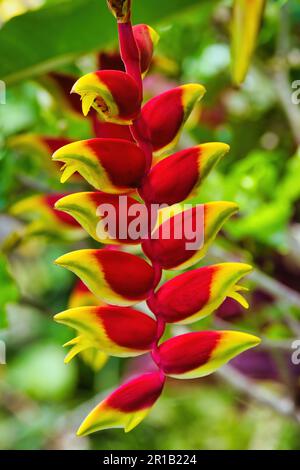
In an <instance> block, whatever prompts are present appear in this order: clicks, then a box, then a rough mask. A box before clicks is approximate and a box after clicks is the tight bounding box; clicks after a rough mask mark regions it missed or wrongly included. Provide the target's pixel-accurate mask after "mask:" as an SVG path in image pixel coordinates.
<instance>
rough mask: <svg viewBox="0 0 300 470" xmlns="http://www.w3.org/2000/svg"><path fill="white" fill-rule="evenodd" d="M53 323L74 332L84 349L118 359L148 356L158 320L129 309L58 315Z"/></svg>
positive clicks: (81, 310) (108, 308)
mask: <svg viewBox="0 0 300 470" xmlns="http://www.w3.org/2000/svg"><path fill="white" fill-rule="evenodd" d="M54 320H55V321H57V322H58V323H63V324H64V325H67V326H70V327H71V328H74V329H75V330H76V331H77V333H78V337H79V338H80V340H79V343H80V346H81V347H82V348H84V349H89V348H91V347H92V348H96V349H99V350H100V351H102V352H104V353H106V354H108V355H110V356H116V357H134V356H139V355H141V354H144V353H146V352H149V351H150V350H151V347H152V344H153V342H154V341H155V336H156V330H157V324H156V320H154V319H153V318H151V317H150V316H149V315H146V314H145V313H142V312H139V311H138V310H134V309H133V308H130V307H114V306H104V307H79V308H73V309H70V310H66V311H64V312H62V313H59V314H57V315H55V316H54ZM76 346H77V345H76ZM76 346H75V347H76Z"/></svg>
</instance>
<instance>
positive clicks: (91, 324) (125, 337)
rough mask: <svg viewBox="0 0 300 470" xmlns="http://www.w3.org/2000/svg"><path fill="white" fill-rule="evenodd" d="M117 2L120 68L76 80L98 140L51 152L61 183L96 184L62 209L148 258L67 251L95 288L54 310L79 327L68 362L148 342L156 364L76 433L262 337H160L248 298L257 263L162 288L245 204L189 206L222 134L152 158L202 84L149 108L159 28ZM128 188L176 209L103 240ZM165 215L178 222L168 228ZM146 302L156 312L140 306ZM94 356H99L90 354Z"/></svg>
mask: <svg viewBox="0 0 300 470" xmlns="http://www.w3.org/2000/svg"><path fill="white" fill-rule="evenodd" d="M108 5H109V7H110V9H111V10H112V12H113V13H114V15H115V16H116V18H117V20H118V31H119V42H120V53H121V57H122V60H123V67H122V69H123V70H109V71H105V70H101V71H97V72H94V73H90V74H88V75H86V76H84V77H82V78H80V79H79V80H78V81H77V82H76V83H75V85H74V86H73V89H72V91H73V92H75V93H78V94H79V95H80V97H81V99H82V107H83V113H84V115H87V114H88V112H89V111H90V109H91V108H94V110H96V112H97V113H98V114H99V116H100V120H102V122H100V121H98V120H97V122H96V124H95V129H97V135H98V138H97V139H92V140H89V141H82V142H77V143H71V144H68V145H66V146H64V147H62V148H60V149H59V150H57V151H56V152H55V153H54V156H53V158H54V160H55V161H60V162H63V163H64V167H63V171H64V173H63V177H62V180H63V181H65V180H67V179H68V177H69V176H71V175H72V174H73V173H75V172H78V173H80V174H81V176H82V177H83V178H85V179H86V180H87V181H88V183H90V184H91V185H92V186H94V188H96V189H97V190H98V192H95V191H91V192H84V193H78V194H70V195H67V196H65V197H63V198H62V199H61V200H59V201H57V202H56V208H57V209H58V210H60V211H63V212H66V213H67V214H68V216H69V215H72V216H73V217H74V218H75V219H76V221H77V222H79V224H80V225H81V226H82V227H83V228H84V229H85V230H86V231H87V232H88V233H89V234H90V235H91V236H92V237H93V238H94V239H95V240H96V241H98V242H105V243H107V242H108V241H109V240H110V244H112V243H116V244H123V245H124V246H125V245H126V244H127V245H128V244H132V243H141V247H142V250H143V252H144V255H146V256H147V257H148V258H149V260H150V263H149V262H147V261H146V260H144V259H143V258H142V257H140V256H138V255H134V254H130V253H127V252H124V251H121V249H119V250H115V249H111V247H108V248H105V249H104V248H103V249H85V250H79V251H75V252H72V253H68V254H66V255H64V256H61V257H60V258H59V259H58V260H57V261H56V263H57V264H59V265H61V266H63V267H65V268H67V269H69V270H71V271H72V272H74V273H75V274H76V275H77V276H78V277H79V278H80V279H81V280H82V281H83V283H84V284H85V285H86V286H87V288H88V289H89V290H90V291H91V293H92V294H91V296H89V295H87V290H86V288H85V289H83V288H82V286H81V287H80V289H79V290H80V293H79V291H78V287H77V293H76V292H75V294H74V293H73V295H72V302H71V305H70V307H72V308H70V309H69V310H66V311H64V312H62V313H59V314H57V315H56V316H55V320H56V321H58V322H60V323H64V324H66V325H68V326H70V327H71V328H73V329H74V330H76V332H77V336H76V337H75V338H74V339H73V340H71V341H70V342H69V343H67V345H68V346H72V349H71V350H70V352H69V354H68V356H67V358H66V361H67V362H68V361H69V360H70V359H71V358H73V357H74V356H75V355H76V354H78V353H79V354H81V355H82V354H93V355H95V354H98V355H99V356H98V357H97V360H98V366H99V365H100V367H101V364H102V363H104V362H105V361H106V359H107V357H108V356H118V357H126V356H137V355H140V354H144V353H149V352H150V353H151V357H152V359H153V362H154V364H153V366H154V369H155V372H151V373H146V374H141V375H140V376H138V377H136V378H134V379H132V380H130V381H129V382H127V383H125V384H124V385H122V386H121V387H120V388H118V389H117V390H116V391H114V392H113V393H112V394H111V395H110V396H109V397H108V398H106V399H104V400H103V401H102V402H101V403H100V404H99V405H98V406H97V407H96V408H95V409H94V410H93V411H92V412H91V413H90V414H89V415H88V417H87V418H86V419H85V420H84V422H83V423H82V425H81V426H80V428H79V430H78V434H79V435H87V434H90V433H92V432H95V431H98V430H101V429H106V428H114V427H122V428H124V429H125V431H126V432H128V431H130V430H132V429H133V428H134V427H135V426H137V425H138V424H139V423H140V422H141V421H142V420H143V419H144V418H145V417H146V415H147V414H148V413H149V411H150V409H151V408H152V406H153V405H154V403H155V402H156V400H157V399H158V398H159V396H160V395H161V392H162V390H163V387H164V384H165V381H166V378H167V377H168V376H171V377H174V378H177V379H190V378H197V377H202V376H205V375H208V374H210V373H212V372H214V371H215V370H216V369H217V368H218V367H220V366H222V365H223V364H225V363H226V362H227V361H229V360H230V359H232V358H233V357H234V356H236V355H237V354H239V353H241V352H243V351H245V350H247V349H249V348H252V347H254V346H256V345H257V344H258V343H259V341H260V340H259V338H257V337H256V336H253V335H251V334H247V333H242V332H237V331H201V332H193V333H187V334H184V335H181V336H175V337H173V338H171V339H168V340H167V341H162V337H163V334H164V331H165V328H166V326H167V325H168V324H172V323H192V322H195V321H197V320H199V319H201V318H204V317H206V316H207V315H210V314H212V313H213V311H214V310H215V309H217V308H218V307H219V306H220V305H221V304H222V302H223V301H224V300H225V299H226V297H231V298H233V299H235V300H236V301H238V302H240V303H241V304H242V305H243V306H244V307H247V302H246V300H245V299H244V298H243V297H242V295H241V293H240V292H241V291H242V290H245V288H243V287H242V286H239V285H238V284H237V283H238V282H239V281H240V279H241V278H243V277H244V276H245V275H246V274H247V273H249V272H250V271H251V266H249V265H247V264H243V263H223V264H217V265H213V266H204V267H201V268H198V269H195V270H193V271H188V272H185V273H183V274H179V275H178V276H176V277H174V278H173V279H172V280H169V281H168V282H166V283H165V284H163V285H161V286H158V285H159V283H160V280H161V275H162V271H163V270H169V269H172V270H183V269H186V268H189V267H190V266H192V265H194V264H195V263H196V262H198V261H199V260H200V259H202V258H203V257H204V256H205V254H206V252H207V250H208V248H209V246H210V244H211V243H212V242H213V240H214V239H215V237H216V235H217V233H218V232H219V230H220V229H221V228H222V226H223V224H224V223H225V222H226V220H227V219H228V218H229V217H230V216H232V215H233V214H235V213H236V212H237V209H238V207H237V205H236V204H235V203H233V202H227V201H219V202H208V203H205V204H199V205H196V206H192V207H191V208H188V209H187V208H186V207H185V206H184V205H182V203H183V201H185V200H186V199H187V198H189V197H190V196H191V195H193V194H194V192H195V191H196V190H197V188H198V186H199V185H200V184H201V182H202V181H203V179H204V178H205V177H206V176H207V175H208V173H209V172H210V170H211V169H212V168H213V167H214V166H215V165H216V164H217V163H218V161H219V160H220V159H221V158H222V157H223V156H224V155H225V154H226V153H227V152H228V150H229V147H228V145H226V144H222V143H218V142H216V143H208V144H201V145H199V146H196V147H193V148H190V149H186V150H182V151H180V152H177V153H175V154H173V155H170V156H167V157H166V158H165V159H160V161H158V162H157V160H158V159H156V164H153V162H154V159H153V156H156V155H157V156H160V158H162V156H163V155H164V154H165V153H167V152H169V151H170V149H171V148H173V147H174V146H175V145H176V143H177V142H178V139H179V137H180V133H181V131H182V128H183V126H184V124H185V122H186V121H187V119H188V117H189V115H190V114H191V112H192V110H193V108H194V107H195V106H196V104H197V102H198V101H199V100H200V99H201V98H202V97H203V95H204V93H205V89H204V87H203V86H202V85H198V84H188V85H182V86H179V87H177V88H175V89H173V90H169V91H167V92H165V93H163V94H161V95H159V96H157V97H155V98H153V99H151V100H150V101H149V102H148V103H146V104H145V105H144V106H142V97H143V87H142V76H143V75H144V73H146V71H147V70H148V69H149V66H150V62H151V58H152V53H153V46H154V45H155V43H156V40H157V36H156V34H155V32H154V31H153V30H152V29H151V28H150V27H148V26H147V25H139V26H136V27H135V28H133V27H132V25H131V20H130V8H131V2H130V1H129V0H108ZM124 70H125V71H124ZM100 191H101V192H100ZM105 193H110V194H105ZM125 193H130V195H129V194H127V196H125V197H126V198H127V199H126V202H127V203H128V206H130V205H131V204H134V203H137V204H140V205H141V206H142V205H143V204H144V205H145V206H144V207H146V208H147V210H148V208H150V207H151V204H153V203H155V204H168V205H170V207H167V208H166V207H165V208H161V209H160V210H158V212H157V213H156V220H155V224H154V226H153V225H151V226H150V228H149V229H148V231H147V233H145V234H143V237H141V239H136V240H133V239H132V238H131V236H130V234H129V233H128V235H127V237H126V240H120V239H118V237H114V240H111V238H112V237H110V238H108V240H103V239H102V238H101V237H99V234H98V231H96V226H97V224H98V223H99V221H100V222H101V216H99V214H97V206H99V205H100V204H101V203H105V202H106V203H110V204H111V205H112V206H113V207H114V208H116V209H117V212H118V206H119V204H120V197H121V196H120V194H125ZM140 198H142V201H141V199H140ZM183 216H184V220H188V221H189V222H190V223H191V226H193V227H194V228H195V229H196V230H195V233H196V234H197V233H200V234H202V235H203V237H200V239H199V243H198V245H197V244H196V246H194V248H193V249H188V248H187V242H191V240H190V238H188V237H187V236H186V235H185V234H182V236H181V237H180V238H178V237H177V236H176V233H177V232H176V230H177V228H178V224H179V223H180V221H181V220H182V218H183ZM127 223H128V224H129V223H130V219H127ZM166 224H168V226H169V227H170V234H169V237H167V238H166V237H164V228H165V225H166ZM108 235H111V234H110V233H109V232H108ZM142 238H143V239H142ZM85 300H86V301H87V302H88V305H84V301H85ZM145 300H146V301H147V304H148V306H149V308H150V310H151V311H152V314H150V312H149V314H148V313H142V312H141V311H139V310H138V309H136V308H133V306H134V305H135V304H138V303H140V302H141V301H145ZM98 302H99V303H98ZM89 360H90V361H91V362H93V358H92V359H91V357H90V358H89ZM96 368H97V367H96ZM98 368H99V367H98Z"/></svg>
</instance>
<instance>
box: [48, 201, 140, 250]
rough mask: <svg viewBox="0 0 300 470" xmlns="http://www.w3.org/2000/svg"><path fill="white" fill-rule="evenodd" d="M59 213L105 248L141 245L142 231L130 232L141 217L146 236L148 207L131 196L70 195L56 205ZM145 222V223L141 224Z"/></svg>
mask: <svg viewBox="0 0 300 470" xmlns="http://www.w3.org/2000/svg"><path fill="white" fill-rule="evenodd" d="M55 207H56V209H58V210H60V211H63V212H66V213H67V214H70V215H71V216H72V217H74V219H75V220H76V221H77V222H78V223H79V224H80V225H81V226H82V227H83V228H84V229H85V230H86V231H87V232H88V234H89V235H90V236H91V237H93V238H94V239H95V240H96V241H98V242H100V243H104V244H110V245H111V244H136V243H141V239H142V236H143V232H142V230H140V231H139V233H137V232H136V231H133V230H131V223H132V222H134V220H135V219H136V216H137V215H136V214H137V213H138V214H139V217H140V219H141V225H142V227H145V235H146V230H147V222H148V211H147V208H146V207H145V205H143V204H140V203H139V202H138V201H136V200H135V199H133V198H131V197H128V196H124V195H123V196H117V195H114V194H106V193H102V192H85V193H76V194H70V195H68V196H66V197H64V198H62V199H60V200H59V201H57V203H56V204H55ZM142 219H143V220H144V222H142Z"/></svg>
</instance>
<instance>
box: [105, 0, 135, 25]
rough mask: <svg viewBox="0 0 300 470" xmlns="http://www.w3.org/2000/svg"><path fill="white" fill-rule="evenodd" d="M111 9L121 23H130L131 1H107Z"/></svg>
mask: <svg viewBox="0 0 300 470" xmlns="http://www.w3.org/2000/svg"><path fill="white" fill-rule="evenodd" d="M106 1H107V5H108V7H109V9H110V10H111V12H112V14H113V15H114V17H115V18H116V19H117V20H118V22H119V23H128V21H130V14H131V0H106Z"/></svg>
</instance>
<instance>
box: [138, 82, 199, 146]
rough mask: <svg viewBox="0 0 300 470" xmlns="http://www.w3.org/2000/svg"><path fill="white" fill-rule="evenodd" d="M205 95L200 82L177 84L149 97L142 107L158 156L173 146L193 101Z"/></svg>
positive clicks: (188, 114)
mask: <svg viewBox="0 0 300 470" xmlns="http://www.w3.org/2000/svg"><path fill="white" fill-rule="evenodd" d="M204 94H205V88H204V87H203V86H202V85H198V84H194V83H190V84H188V85H181V86H179V87H177V88H173V89H172V90H169V91H166V92H164V93H162V94H161V95H158V96H156V97H155V98H152V99H151V100H150V101H148V102H147V103H146V104H145V105H144V106H143V109H142V117H143V120H144V121H145V123H146V125H147V127H148V129H149V133H150V138H151V143H152V147H153V151H154V153H155V154H156V155H160V154H163V153H166V152H167V151H169V150H170V149H171V148H172V147H174V146H175V145H176V144H177V142H178V139H179V137H180V132H181V130H182V128H183V126H184V124H185V123H186V121H187V119H188V117H189V116H190V114H191V112H192V110H193V108H194V106H195V105H196V103H197V102H198V101H199V100H200V99H201V98H202V97H203V95H204Z"/></svg>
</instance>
